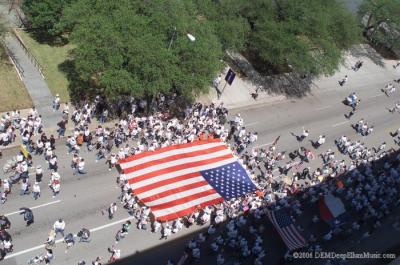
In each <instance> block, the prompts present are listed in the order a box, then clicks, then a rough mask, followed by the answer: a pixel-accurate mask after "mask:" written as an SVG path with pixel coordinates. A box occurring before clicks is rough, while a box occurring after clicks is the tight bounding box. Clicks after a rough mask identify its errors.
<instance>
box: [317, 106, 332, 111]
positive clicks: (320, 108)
mask: <svg viewBox="0 0 400 265" xmlns="http://www.w3.org/2000/svg"><path fill="white" fill-rule="evenodd" d="M331 107H332V106H331V105H327V106H323V107H319V108H316V109H315V110H324V109H329V108H331Z"/></svg>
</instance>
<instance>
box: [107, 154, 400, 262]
mask: <svg viewBox="0 0 400 265" xmlns="http://www.w3.org/2000/svg"><path fill="white" fill-rule="evenodd" d="M398 154H399V151H398V150H397V151H395V152H393V153H391V154H388V155H386V156H384V157H382V158H380V159H379V160H375V161H372V162H370V164H369V165H370V166H371V172H372V174H373V176H376V177H377V176H379V175H382V174H386V172H388V171H387V169H385V168H386V165H387V164H389V166H390V168H397V167H398V166H399V161H398V159H397V156H398ZM354 170H357V171H358V172H361V174H364V175H365V174H369V173H367V172H368V170H367V167H366V165H363V164H361V165H359V166H358V167H357V169H354ZM339 182H341V184H342V185H343V186H340V185H339ZM358 184H359V179H357V178H356V177H354V174H353V171H346V172H344V173H342V174H340V175H339V176H337V177H329V176H328V177H326V178H325V180H324V181H323V182H321V183H320V184H317V185H315V186H312V187H311V188H310V187H308V188H305V189H304V190H297V191H290V190H291V189H289V187H288V193H287V198H288V201H289V202H292V203H293V202H295V201H301V202H302V207H301V211H303V213H302V214H301V215H300V216H299V215H297V213H296V211H294V210H293V207H290V206H289V207H286V210H287V212H288V213H289V214H290V216H293V217H294V216H296V223H295V224H296V225H299V226H300V228H301V231H302V232H301V234H302V235H303V236H304V237H305V238H309V236H310V235H311V234H313V235H314V236H316V238H318V239H319V240H318V244H320V245H321V246H322V248H323V250H324V251H328V252H329V251H334V252H336V253H346V252H347V251H352V250H353V249H354V248H355V247H357V246H358V245H359V243H360V242H364V243H366V242H369V247H368V248H369V249H368V251H369V252H371V253H391V252H388V251H389V250H391V248H392V247H393V246H394V245H396V246H397V245H398V244H399V242H400V241H399V239H396V238H392V239H391V240H388V241H387V242H388V243H385V245H383V246H382V245H380V244H376V243H375V244H374V242H375V241H374V240H376V239H377V238H378V237H379V235H380V234H381V233H380V232H381V230H380V229H384V228H386V229H391V225H390V222H392V221H391V220H390V219H391V216H396V211H393V212H392V213H391V214H388V215H385V216H384V217H383V218H382V219H381V223H382V227H381V228H375V227H374V226H373V224H374V223H375V219H373V218H370V219H364V218H362V216H363V212H362V211H358V212H357V211H355V210H354V209H352V208H351V207H349V204H350V201H351V200H349V199H346V198H345V196H346V190H348V189H350V188H351V189H354V188H356V187H358ZM277 185H280V184H277ZM327 187H332V189H328V188H327ZM336 187H337V188H336ZM340 187H342V188H340ZM309 189H312V190H313V192H314V193H309V192H308V190H309ZM330 193H331V194H332V195H334V196H335V197H337V198H340V199H341V200H342V201H343V203H345V205H346V206H345V207H346V212H345V213H344V214H343V215H341V216H339V217H338V220H341V225H340V226H337V227H335V228H333V226H329V225H328V224H327V223H325V222H323V221H322V220H321V221H318V222H314V221H312V219H313V217H312V216H319V209H320V203H319V200H318V196H319V195H323V194H325V195H327V194H330ZM310 194H314V195H315V196H312V195H310ZM276 196H277V195H276ZM313 197H315V198H317V199H316V200H315V199H314V198H313ZM319 199H321V197H319ZM350 199H351V198H350ZM277 200H278V201H279V199H277ZM387 203H390V202H387ZM290 204H291V203H289V205H290ZM294 204H295V203H294ZM292 205H293V204H292ZM268 207H269V208H275V209H277V208H276V207H275V203H272V204H270V206H268ZM281 207H282V206H281ZM294 208H295V207H294ZM390 208H391V209H392V210H395V209H396V208H395V206H393V205H392V204H391V207H390ZM364 210H365V209H364ZM364 213H365V212H364ZM247 216H248V218H247V220H248V221H247V223H246V225H245V226H244V227H243V226H242V227H238V230H239V231H240V233H239V234H240V235H242V236H245V237H246V238H247V240H249V242H250V243H251V242H253V241H254V236H253V235H251V234H249V233H248V230H249V226H250V225H252V226H254V227H255V228H258V229H257V230H258V234H259V235H260V236H261V237H262V239H263V245H264V249H265V250H266V253H267V256H266V257H265V260H266V261H267V262H266V263H265V264H282V265H283V264H287V263H286V262H285V261H284V260H283V255H284V253H285V252H286V247H285V245H284V243H283V241H282V240H281V239H279V235H278V232H277V231H276V230H275V229H274V228H273V226H272V224H271V222H270V221H269V220H268V218H267V217H266V215H264V216H263V217H261V219H256V218H254V216H253V215H252V214H251V213H247ZM353 222H358V223H359V224H360V226H361V229H360V230H357V231H355V230H354V229H353V228H352V224H353ZM226 225H227V223H223V224H220V225H219V227H218V228H217V232H216V234H215V235H213V236H211V237H210V238H208V239H207V240H206V243H204V244H202V245H201V259H200V260H199V261H197V263H196V262H195V261H194V260H193V259H191V258H189V259H188V261H187V262H185V263H184V264H215V262H216V254H215V253H214V252H213V251H212V250H211V249H210V244H211V242H213V241H214V237H215V236H218V235H222V236H223V237H224V238H225V239H226V238H228V237H227V234H226V231H227V229H226V228H225V227H226ZM299 226H298V227H299ZM261 227H262V228H263V229H262V230H261ZM300 228H298V229H300ZM339 228H340V229H339ZM303 230H304V231H303ZM331 230H332V231H335V232H334V237H333V240H330V241H325V240H323V239H322V237H323V236H324V235H325V234H326V233H328V232H329V231H331ZM339 230H340V231H339ZM246 231H247V233H246ZM366 231H368V232H369V233H370V235H371V238H370V239H369V241H367V240H368V239H365V238H363V234H364V233H365V232H366ZM200 232H201V233H204V234H207V227H204V228H202V229H201V230H199V231H197V232H193V233H190V234H187V235H184V236H181V237H180V236H179V234H178V235H175V236H173V238H172V240H168V241H166V242H165V243H161V244H159V245H158V246H155V247H152V248H149V249H147V250H144V251H142V252H136V253H135V254H132V255H131V256H129V257H126V258H124V259H122V260H120V261H118V262H116V263H115V264H116V265H125V264H126V265H128V264H129V265H130V264H166V263H167V260H168V259H169V258H172V259H173V260H174V261H175V262H176V261H178V260H179V258H180V257H181V256H182V254H183V251H184V250H185V246H186V244H187V243H188V241H189V240H190V239H194V238H197V235H198V234H199V233H200ZM308 243H309V245H315V243H312V242H308ZM221 248H223V249H224V251H223V253H224V255H225V258H226V263H225V264H232V263H231V259H233V258H238V257H239V256H240V250H239V251H238V250H235V249H230V247H228V246H227V245H223V246H221ZM384 248H386V249H384ZM307 249H308V247H306V248H304V249H303V251H307ZM188 253H190V251H189V252H188ZM392 253H393V252H392ZM253 260H254V257H252V256H250V257H249V258H247V259H243V260H242V261H243V263H242V264H249V265H250V264H254V263H253V262H252V261H253ZM388 261H389V260H388V259H386V260H385V259H381V260H375V259H371V260H368V261H366V260H365V263H364V264H371V265H372V264H373V265H380V264H382V265H383V264H387V262H388ZM325 262H326V260H324V259H321V260H318V259H309V260H307V259H303V260H295V261H293V264H310V265H311V264H312V265H317V264H318V265H322V264H325ZM175 264H176V263H175ZM335 264H336V263H335Z"/></svg>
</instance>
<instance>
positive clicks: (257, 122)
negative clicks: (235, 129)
mask: <svg viewBox="0 0 400 265" xmlns="http://www.w3.org/2000/svg"><path fill="white" fill-rule="evenodd" d="M259 123H260V122H259V121H255V122H249V123H245V124H244V125H245V126H249V127H250V126H253V125H256V124H259Z"/></svg>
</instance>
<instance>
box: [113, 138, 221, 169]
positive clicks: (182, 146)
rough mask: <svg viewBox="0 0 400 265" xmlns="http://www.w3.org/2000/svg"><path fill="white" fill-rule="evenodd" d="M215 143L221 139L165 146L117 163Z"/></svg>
mask: <svg viewBox="0 0 400 265" xmlns="http://www.w3.org/2000/svg"><path fill="white" fill-rule="evenodd" d="M216 142H221V139H208V140H206V141H200V140H196V141H193V142H191V143H187V144H178V145H171V146H167V147H164V148H160V149H158V150H156V151H146V152H142V153H140V154H137V155H133V156H130V157H127V158H125V159H121V160H119V161H118V163H120V164H123V163H127V162H131V161H135V160H137V159H140V158H143V157H146V156H151V155H156V154H161V153H165V152H168V151H171V150H176V149H183V148H187V147H191V146H196V145H202V144H209V143H216Z"/></svg>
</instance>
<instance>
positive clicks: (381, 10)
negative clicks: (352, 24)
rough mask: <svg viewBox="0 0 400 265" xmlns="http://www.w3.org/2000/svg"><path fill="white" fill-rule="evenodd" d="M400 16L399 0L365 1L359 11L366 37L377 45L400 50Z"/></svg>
mask: <svg viewBox="0 0 400 265" xmlns="http://www.w3.org/2000/svg"><path fill="white" fill-rule="evenodd" d="M399 14H400V1H399V0H364V2H363V3H362V5H361V6H360V9H359V16H360V18H361V19H362V21H363V23H362V24H363V33H364V35H365V36H366V37H367V38H368V39H370V40H372V41H374V42H376V43H380V44H386V45H387V46H388V47H389V48H397V49H400V16H399Z"/></svg>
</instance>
